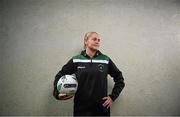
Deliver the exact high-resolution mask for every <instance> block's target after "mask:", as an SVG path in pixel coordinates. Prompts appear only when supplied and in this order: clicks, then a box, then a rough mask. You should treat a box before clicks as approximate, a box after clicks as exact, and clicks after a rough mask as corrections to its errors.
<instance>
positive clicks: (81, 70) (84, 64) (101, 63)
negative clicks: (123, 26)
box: [53, 50, 125, 111]
mask: <svg viewBox="0 0 180 117" xmlns="http://www.w3.org/2000/svg"><path fill="white" fill-rule="evenodd" d="M66 74H70V75H71V74H75V75H76V78H77V81H78V89H77V92H76V94H75V96H74V111H81V110H83V109H85V108H86V107H87V108H88V107H90V106H91V107H93V105H94V106H96V104H98V103H99V104H101V105H102V103H103V102H102V98H103V97H105V96H109V97H110V98H111V99H112V101H115V99H116V98H117V97H118V96H119V94H120V93H121V91H122V89H123V88H124V86H125V83H124V78H123V76H122V73H121V71H120V70H119V69H118V68H117V67H116V65H115V64H114V63H113V61H112V60H111V59H110V58H109V57H108V56H106V55H104V54H102V53H101V52H100V51H97V52H96V54H95V55H94V57H93V58H90V57H89V56H88V55H87V54H86V51H85V50H84V51H82V52H81V54H79V55H76V56H74V57H72V58H71V59H70V60H69V61H68V62H67V63H66V64H65V65H64V66H63V67H62V69H61V70H60V71H59V72H58V73H57V75H56V76H55V80H54V92H53V96H54V97H55V98H56V99H58V94H59V93H58V91H57V86H56V85H57V82H58V80H59V79H60V77H61V76H63V75H66ZM108 74H109V75H110V76H111V77H112V78H113V80H114V82H115V84H114V87H113V89H112V92H111V94H109V95H108V94H107V75H108Z"/></svg>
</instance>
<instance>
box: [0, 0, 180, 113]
mask: <svg viewBox="0 0 180 117" xmlns="http://www.w3.org/2000/svg"><path fill="white" fill-rule="evenodd" d="M0 7H1V10H0V13H1V18H0V21H1V24H0V28H1V29H0V44H1V45H0V47H1V48H0V56H1V57H0V58H1V63H0V65H1V69H0V115H72V111H73V100H72V99H71V100H68V101H62V102H61V101H56V100H55V99H54V98H53V96H52V91H53V80H54V76H55V74H56V73H57V72H58V71H59V70H60V69H61V67H62V66H63V65H64V64H65V63H66V62H67V61H68V60H69V59H70V58H71V57H72V56H73V55H76V54H78V53H79V52H80V51H81V50H82V47H83V36H84V34H85V33H86V32H88V31H97V32H98V33H99V34H100V37H101V38H102V41H101V48H100V50H101V51H102V52H104V53H105V54H107V55H109V56H110V57H111V58H112V60H113V61H114V62H115V63H116V65H117V66H118V67H119V69H120V70H121V71H122V72H123V75H124V77H125V82H126V87H125V89H124V90H123V92H122V93H121V95H120V97H119V98H118V99H117V100H116V101H115V102H114V103H113V105H112V113H111V115H119V116H120V115H180V111H179V110H180V101H179V99H180V79H179V78H180V73H179V71H180V1H179V0H1V1H0ZM108 84H109V91H111V89H112V87H113V81H112V79H111V78H110V77H109V83H108Z"/></svg>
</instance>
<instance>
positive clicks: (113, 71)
mask: <svg viewBox="0 0 180 117" xmlns="http://www.w3.org/2000/svg"><path fill="white" fill-rule="evenodd" d="M108 73H109V74H110V76H111V77H113V80H114V82H115V84H114V87H113V89H112V93H111V94H110V95H109V96H110V98H111V99H112V100H113V101H115V100H116V98H117V97H118V96H119V94H120V93H121V91H122V89H123V88H124V86H125V83H124V78H123V75H122V72H121V71H120V70H119V69H118V68H117V67H116V65H115V64H114V63H113V61H112V60H111V59H110V60H109V68H108Z"/></svg>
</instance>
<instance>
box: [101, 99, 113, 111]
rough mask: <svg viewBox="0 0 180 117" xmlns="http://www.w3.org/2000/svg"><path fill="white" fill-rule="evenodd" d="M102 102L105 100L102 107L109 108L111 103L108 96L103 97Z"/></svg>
mask: <svg viewBox="0 0 180 117" xmlns="http://www.w3.org/2000/svg"><path fill="white" fill-rule="evenodd" d="M103 100H105V101H104V103H103V106H104V107H107V108H109V107H110V106H111V105H112V103H113V101H112V99H111V98H110V97H109V96H107V97H104V98H103Z"/></svg>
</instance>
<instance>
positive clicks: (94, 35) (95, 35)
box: [90, 33, 99, 38]
mask: <svg viewBox="0 0 180 117" xmlns="http://www.w3.org/2000/svg"><path fill="white" fill-rule="evenodd" d="M90 37H97V38H99V35H98V34H97V33H92V34H91V35H90Z"/></svg>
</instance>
